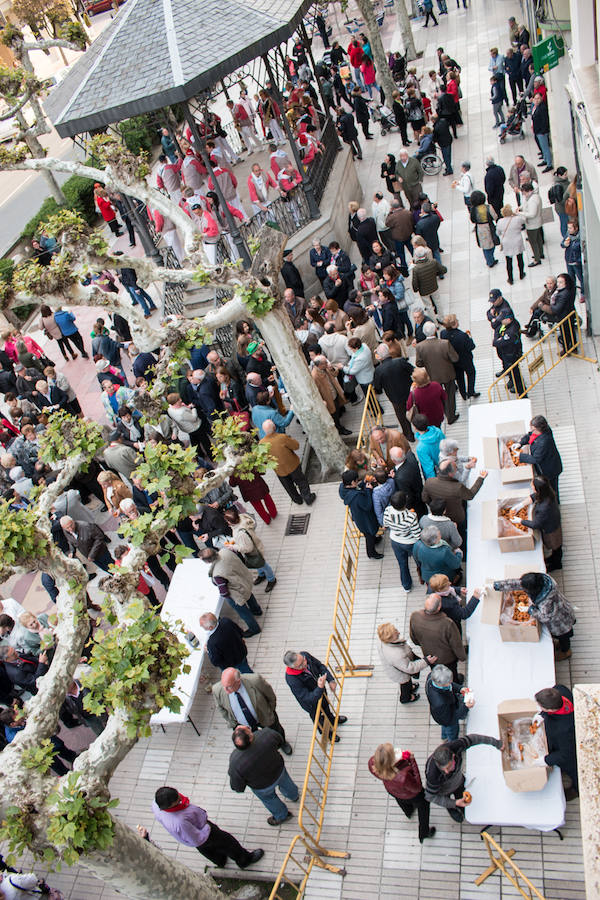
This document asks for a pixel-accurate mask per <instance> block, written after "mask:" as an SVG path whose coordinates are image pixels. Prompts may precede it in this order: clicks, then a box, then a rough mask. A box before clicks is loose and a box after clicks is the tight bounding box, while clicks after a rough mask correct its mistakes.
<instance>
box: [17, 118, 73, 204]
mask: <svg viewBox="0 0 600 900" xmlns="http://www.w3.org/2000/svg"><path fill="white" fill-rule="evenodd" d="M15 118H16V120H17V122H18V123H19V125H20V126H21V128H22V129H23V132H25V137H24V140H25V143H26V144H27V146H28V147H29V149H30V151H31V153H32V155H33V156H34V157H35V158H36V159H43V158H44V157H45V156H46V151H45V150H44V148H43V147H42V145H41V144H40V142H39V141H38V139H37V137H36V136H35V135H33V134H27V133H26V132H27V129H28V128H29V125H28V124H27V121H26V119H25V117H24V115H23V113H22V112H21V110H19V112H18V113H17V114H16V115H15ZM41 172H42V175H43V176H44V180H45V181H46V184H47V185H48V190H49V191H50V194H51V196H52V197H54V199H55V200H56V202H57V203H58V205H59V206H64V204H65V203H66V202H67V198H66V197H65V195H64V194H63V192H62V188H61V186H60V184H59V183H58V181H57V180H56V177H55V175H54V172H51V171H50V169H42V170H41Z"/></svg>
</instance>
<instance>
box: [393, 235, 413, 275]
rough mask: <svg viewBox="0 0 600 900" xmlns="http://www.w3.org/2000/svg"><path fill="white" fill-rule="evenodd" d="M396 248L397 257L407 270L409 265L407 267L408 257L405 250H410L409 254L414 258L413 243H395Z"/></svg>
mask: <svg viewBox="0 0 600 900" xmlns="http://www.w3.org/2000/svg"><path fill="white" fill-rule="evenodd" d="M394 247H395V248H396V254H397V256H399V257H400V260H401V262H402V265H403V266H404V268H405V269H406V268H407V265H406V255H405V253H404V248H405V247H406V249H407V250H408V252H409V253H410V255H411V256H412V255H413V248H412V244H411V242H410V241H394Z"/></svg>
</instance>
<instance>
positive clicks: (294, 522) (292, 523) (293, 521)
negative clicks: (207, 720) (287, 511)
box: [285, 513, 310, 534]
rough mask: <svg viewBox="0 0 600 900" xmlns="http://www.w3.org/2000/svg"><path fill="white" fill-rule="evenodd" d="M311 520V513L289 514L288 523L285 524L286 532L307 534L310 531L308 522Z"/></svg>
mask: <svg viewBox="0 0 600 900" xmlns="http://www.w3.org/2000/svg"><path fill="white" fill-rule="evenodd" d="M309 522H310V513H304V515H301V516H288V520H287V525H286V526H285V533H286V534H306V532H307V531H308V523H309Z"/></svg>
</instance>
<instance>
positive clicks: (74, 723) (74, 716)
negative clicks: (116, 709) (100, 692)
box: [59, 680, 108, 735]
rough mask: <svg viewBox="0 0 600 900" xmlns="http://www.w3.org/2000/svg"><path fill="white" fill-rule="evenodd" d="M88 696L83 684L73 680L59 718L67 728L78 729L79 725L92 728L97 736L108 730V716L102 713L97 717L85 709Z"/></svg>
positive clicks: (87, 690)
mask: <svg viewBox="0 0 600 900" xmlns="http://www.w3.org/2000/svg"><path fill="white" fill-rule="evenodd" d="M88 694H89V689H88V688H82V687H81V682H79V681H76V680H73V681H72V682H71V684H70V686H69V689H68V691H67V695H66V697H65V699H64V700H63V703H62V706H61V708H60V712H59V717H60V720H61V722H62V723H63V725H65V726H66V727H67V728H77V727H78V726H79V725H85V726H86V728H91V730H92V731H93V732H94V734H95V735H99V734H102V732H103V731H104V729H105V728H106V722H107V720H108V715H107V714H106V713H102V714H101V715H99V716H95V715H93V713H91V712H89V710H87V709H86V708H85V706H84V705H83V700H84V698H85V697H86V696H87V695H88Z"/></svg>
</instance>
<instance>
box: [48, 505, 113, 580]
mask: <svg viewBox="0 0 600 900" xmlns="http://www.w3.org/2000/svg"><path fill="white" fill-rule="evenodd" d="M60 527H61V528H62V530H63V532H64V535H65V537H66V539H67V542H68V544H69V547H70V548H71V551H72V553H71V555H72V556H75V553H76V551H77V550H79V552H80V553H81V555H82V556H84V557H85V558H86V559H89V561H90V562H93V563H95V564H96V565H97V566H98V568H99V569H103V570H104V571H105V572H108V567H109V566H110V565H113V563H114V559H113V558H112V556H111V555H110V553H109V552H108V550H107V549H106V543H105V535H104V532H103V531H102V529H101V528H100V526H99V525H94V524H93V523H90V522H77V521H75V519H72V518H71V516H61V519H60Z"/></svg>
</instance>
